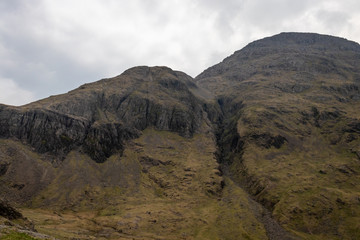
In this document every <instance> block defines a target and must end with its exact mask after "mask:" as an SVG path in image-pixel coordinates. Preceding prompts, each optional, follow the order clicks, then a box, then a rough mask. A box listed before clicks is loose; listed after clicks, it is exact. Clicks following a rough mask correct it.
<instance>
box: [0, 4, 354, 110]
mask: <svg viewBox="0 0 360 240" xmlns="http://www.w3.org/2000/svg"><path fill="white" fill-rule="evenodd" d="M294 31H296V32H317V33H323V34H330V35H335V36H340V37H345V38H347V39H349V40H353V41H356V42H360V1H359V0H337V1H336V0H317V1H312V0H301V1H293V0H161V1H160V0H131V1H125V0H61V1H60V0H58V1H56V0H31V1H28V0H1V1H0V103H4V104H11V105H21V104H25V103H29V102H31V101H34V100H38V99H41V98H45V97H48V96H50V95H55V94H60V93H65V92H67V91H70V90H72V89H74V88H76V87H78V86H80V85H81V84H84V83H88V82H93V81H96V80H99V79H102V78H108V77H113V76H116V75H119V74H121V73H122V72H123V71H124V70H126V69H128V68H130V67H133V66H139V65H148V66H156V65H161V66H164V65H166V66H168V67H170V68H172V69H175V70H180V71H184V72H186V73H187V74H189V75H191V76H193V77H195V76H196V75H198V74H199V73H200V72H202V71H203V70H205V69H206V68H207V67H210V66H212V65H214V64H216V63H218V62H220V61H222V59H223V58H225V57H227V56H229V55H230V54H232V53H233V52H234V51H236V50H239V49H241V48H243V47H244V46H246V45H247V44H248V43H249V42H251V41H254V40H257V39H260V38H264V37H267V36H271V35H274V34H278V33H280V32H294Z"/></svg>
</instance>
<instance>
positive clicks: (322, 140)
mask: <svg viewBox="0 0 360 240" xmlns="http://www.w3.org/2000/svg"><path fill="white" fill-rule="evenodd" d="M359 109H360V46H359V44H357V43H355V42H351V41H348V40H345V39H342V38H337V37H331V36H326V35H319V34H310V33H281V34H279V35H276V36H273V37H269V38H265V39H261V40H258V41H255V42H253V43H250V44H249V45H248V46H246V47H245V48H243V49H241V50H239V51H236V52H235V53H234V54H233V55H231V56H229V57H228V58H226V59H224V60H223V61H222V62H221V63H219V64H217V65H215V66H213V67H210V68H209V69H207V70H205V71H204V72H202V73H201V74H200V75H199V76H197V77H196V78H195V79H192V78H191V77H190V76H188V75H186V74H185V73H182V72H178V71H173V70H171V69H169V68H166V67H135V68H131V69H129V70H127V71H125V72H124V73H123V74H121V75H119V76H117V77H114V78H109V79H103V80H100V81H98V82H95V83H91V84H85V85H83V86H81V87H79V88H78V89H75V90H73V91H71V92H69V93H67V94H63V95H58V96H53V97H50V98H47V99H44V100H40V101H38V102H34V103H31V104H28V105H25V106H21V107H12V106H6V105H0V137H1V139H0V182H1V183H2V185H1V187H0V190H1V191H2V192H3V193H5V194H6V195H8V196H11V197H10V198H11V199H16V201H18V202H20V203H21V204H30V205H31V204H32V206H61V207H64V208H66V207H69V206H71V207H73V208H75V207H76V208H80V207H79V206H90V207H94V201H98V202H101V201H105V200H104V199H106V204H107V202H108V201H109V200H108V199H109V196H112V198H111V200H110V203H111V204H110V205H111V206H120V205H121V204H128V203H129V202H130V203H133V202H132V201H134V200H133V199H134V196H136V197H135V198H136V199H138V197H139V196H141V197H139V198H141V199H147V200H146V201H149V202H151V203H152V201H153V202H155V203H158V200H159V199H162V200H164V199H166V200H167V201H169V202H171V201H174V202H172V203H173V204H176V207H177V209H182V206H187V207H189V209H192V207H191V204H195V205H196V206H197V207H200V206H206V207H209V208H208V209H202V210H201V211H199V212H201V214H203V215H202V216H204V217H205V218H208V219H213V220H209V223H208V222H206V221H205V222H204V221H203V220H201V219H200V218H196V220H194V219H193V216H194V213H193V212H191V211H188V209H187V210H186V209H184V216H187V217H189V218H192V221H194V222H192V223H191V224H190V225H191V226H195V225H196V226H197V225H199V226H200V225H201V226H202V227H203V228H202V231H199V230H196V231H194V232H198V233H199V234H200V235H201V234H203V235H201V236H202V237H203V238H204V239H208V236H210V235H211V236H212V234H215V235H214V236H223V234H226V238H228V239H239V238H255V239H256V238H259V239H263V238H264V237H268V238H269V239H276V238H282V239H294V237H293V236H291V234H288V233H286V232H284V233H283V232H282V231H277V230H276V229H278V228H279V227H276V228H274V226H275V225H274V224H273V223H272V222H269V221H268V220H269V219H268V220H265V221H264V216H267V218H270V217H269V216H270V214H268V213H267V214H265V213H264V212H261V211H259V207H258V206H255V205H253V204H251V203H252V202H251V201H250V200H246V199H247V198H246V197H244V195H243V192H242V190H241V189H240V188H239V186H241V187H242V188H244V189H246V191H247V192H248V193H249V194H250V195H252V197H253V198H254V199H256V201H257V202H258V203H260V204H261V205H262V206H264V207H265V208H266V209H267V211H270V213H271V214H272V216H274V218H275V219H276V220H277V221H278V222H279V223H280V224H281V225H282V226H283V227H285V228H286V229H287V230H290V231H291V232H293V233H295V234H296V235H298V236H299V237H300V238H311V237H313V235H316V237H318V238H319V239H322V238H333V239H337V238H338V237H340V238H342V239H355V238H356V237H357V236H359V235H360V232H359V229H360V225H359V223H360V217H359V216H360V207H359V201H360V200H359V199H360V187H359V184H358V182H359V181H360V175H359V174H360V165H359V158H360V157H359V156H360V154H359V153H360V150H359V146H360V118H359ZM169 132H173V133H176V134H175V135H173V134H170V133H169ZM18 140H20V141H18ZM215 144H216V146H215ZM24 146H26V147H24ZM28 146H30V147H32V149H33V150H34V152H32V151H31V150H30V149H29V148H28ZM215 148H217V150H216V152H215ZM87 156H90V157H91V158H92V160H95V162H94V161H87ZM214 156H216V157H217V161H218V163H216V162H215V159H214ZM49 159H50V160H54V159H55V160H57V161H55V162H56V163H57V164H55V165H54V164H53V165H51V164H50V162H51V161H49ZM62 161H63V162H62ZM218 164H219V165H220V166H218ZM21 166H25V168H26V169H28V170H27V171H26V174H23V172H19V171H17V170H16V169H19V168H21ZM219 169H220V170H219ZM109 189H110V190H111V191H110V190H109ZM186 192H190V193H191V195H187V193H186ZM198 198H201V199H205V200H204V201H205V202H206V204H207V205H204V204H203V203H200V202H197V201H198V200H196V199H198ZM19 199H21V200H22V201H21V200H19ZM101 199H102V200H101ZM118 199H126V201H125V200H124V202H121V203H119V200H118ZM154 199H155V200H154ZM144 201H145V200H144ZM186 201H188V202H186ZM218 201H220V202H221V204H217V202H218ZM235 202H236V204H235ZM245 202H246V203H245ZM101 203H102V202H101ZM134 204H135V203H134ZM137 204H138V203H136V205H137ZM141 204H142V205H141ZM141 204H140V205H139V206H141V207H140V208H141V209H142V207H143V208H146V206H147V205H146V204H148V203H147V202H145V203H144V202H143V203H141ZM149 204H150V203H149ZM249 204H250V205H249ZM130 205H131V204H130ZM99 206H102V205H101V204H99ZM239 206H242V207H244V206H245V207H244V208H246V209H247V210H244V209H243V208H240V210H239V208H238V207H239ZM151 207H154V208H155V209H156V208H158V207H159V206H157V205H151ZM106 209H107V210H109V209H108V208H106ZM127 209H132V208H131V207H128V208H127ZM226 209H231V210H226ZM121 211H125V210H124V209H122V210H121ZM121 211H120V210H119V212H121ZM212 211H213V212H216V214H218V215H216V216H215V217H213V218H212V217H211V216H208V215H206V214H205V213H208V212H212ZM232 211H235V212H236V214H233V212H232ZM248 211H252V213H249V212H248ZM264 211H265V210H264ZM100 212H101V211H100V210H99V213H100ZM170 212H171V213H170V215H169V216H171V217H169V216H164V215H162V214H164V213H163V212H162V211H159V212H158V215H157V216H158V217H160V216H161V218H163V219H168V218H169V219H170V220H171V221H173V220H174V219H177V220H176V221H178V222H176V224H175V223H174V224H175V225H177V226H180V225H181V224H182V225H181V226H182V227H185V226H186V227H189V226H188V225H186V223H185V222H182V220H181V216H183V215H182V213H178V212H176V213H175V212H174V211H170ZM130 213H131V214H137V215H136V216H137V217H138V216H140V215H141V214H142V213H139V212H133V210H129V212H128V215H129V216H130V215H131V214H130ZM114 214H117V213H114ZM204 214H205V215H204ZM241 214H243V215H244V216H246V219H249V220H243V219H242V217H235V216H233V215H236V216H240V215H241ZM123 215H124V214H123V213H122V215H121V216H122V217H123ZM128 215H126V216H128ZM195 215H196V214H195ZM119 216H120V215H119ZM259 216H262V217H259ZM122 217H121V218H122ZM150 217H152V216H151V214H150V213H146V214H145V213H144V214H143V215H141V217H139V218H136V219H133V220H131V223H126V224H128V227H129V228H128V229H127V230H123V229H121V231H124V232H123V233H124V234H128V235H129V234H130V232H131V234H135V233H136V229H137V228H136V226H133V224H134V223H136V224H138V223H139V225H137V227H139V226H142V227H143V228H142V229H157V228H156V227H154V226H155V225H154V226H153V225H152V226H151V227H150V226H149V222H150V223H151V224H155V223H156V221H157V220H156V219H153V218H150ZM260 218H262V220H261V219H260ZM141 219H142V220H141ZM144 219H146V221H145V220H144ZM182 219H184V217H183V218H182ZM199 219H200V220H199ZM214 219H216V220H214ZM250 219H251V221H250ZM259 219H260V220H259ZM102 220H103V219H101V220H100V221H102ZM170 220H169V221H164V222H162V224H163V225H162V226H166V227H165V228H164V227H162V228H160V226H159V229H158V230H159V232H161V231H164V229H167V231H169V232H167V233H166V234H170V235H171V234H172V235H171V236H176V234H180V232H177V230H176V229H175V230H173V226H172V225H169V224H170V223H172V222H171V221H170ZM340 220H341V221H340ZM122 221H127V220H126V219H125V218H124V219H122ZM129 221H130V220H129ZM174 221H175V220H174ZM211 221H212V222H211ZM246 221H249V222H246ZM93 222H94V221H93ZM250 222H251V224H248V223H250ZM259 222H261V223H259ZM126 224H123V225H124V226H125V225H126ZM129 224H130V225H129ZM178 224H180V225H178ZM211 224H213V225H211ZM231 224H232V225H231ZM106 225H109V224H106ZM126 226H127V225H126ZM209 226H214V227H215V226H223V227H225V228H226V227H227V228H229V229H228V230H229V231H225V232H224V231H223V230H224V229H223V227H221V229H218V228H216V227H215V228H216V231H217V232H216V233H211V234H210V233H209V229H211V227H209ZM231 226H234V228H232V227H231ZM239 226H241V227H239ZM254 226H256V227H254ZM269 226H270V227H269ZM271 226H273V227H271ZM118 228H119V226H117V225H116V226H113V227H112V229H113V230H112V231H114V229H116V231H117V232H116V234H119V233H120V230H119V229H118ZM190 228H191V227H189V229H190ZM230 228H231V230H230ZM191 229H192V228H191ZM204 229H207V230H204ZM234 229H236V230H234ZM239 229H240V230H239ZM264 229H265V230H266V233H267V235H266V233H265V232H264V231H265V230H264ZM274 229H275V230H274ZM170 230H171V231H170ZM126 231H129V233H126ZM149 231H150V230H149ZM189 231H190V230H189ZM214 231H215V230H214ZM274 231H275V232H278V233H279V232H281V234H283V235H281V236H280V235H279V236H277V235H276V236H275V235H273V234H272V233H274ZM205 233H206V234H208V235H206V234H205ZM252 233H253V234H252ZM131 234H130V235H131ZM181 234H182V233H181ZM216 234H217V235H216ZM128 235H126V236H128ZM170 235H169V236H170ZM200 235H199V236H200ZM265 235H266V236H265ZM116 236H117V237H121V236H122V235H121V236H120V235H119V236H118V235H116ZM134 236H135V235H134ZM137 236H138V237H139V238H142V237H143V236H145V235H137ZM146 236H150V235H146ZM151 236H160V235H159V233H156V234H155V233H154V235H151ZM192 236H193V235H192ZM194 236H195V235H194ZM194 236H193V237H194ZM199 236H198V237H199ZM154 238H155V237H154ZM184 238H186V235H184ZM194 238H196V237H194ZM199 239H201V238H199Z"/></svg>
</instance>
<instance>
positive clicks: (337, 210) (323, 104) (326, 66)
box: [196, 33, 360, 239]
mask: <svg viewBox="0 0 360 240" xmlns="http://www.w3.org/2000/svg"><path fill="white" fill-rule="evenodd" d="M359 73H360V46H359V44H357V43H354V42H349V41H347V40H345V39H341V38H336V37H330V36H324V35H318V34H300V33H283V34H279V35H276V36H274V37H270V38H265V39H263V40H259V41H256V42H253V43H251V44H249V45H248V46H247V47H245V48H244V49H242V50H240V51H237V52H235V53H234V54H233V55H232V56H230V57H228V58H226V59H225V60H224V61H223V62H221V63H219V64H217V65H215V66H213V67H211V68H209V69H207V70H206V71H204V72H203V73H201V74H200V75H199V76H198V77H197V78H196V82H197V83H198V85H199V86H201V87H203V88H205V89H208V90H210V91H211V92H213V93H214V94H215V95H216V98H217V101H218V103H219V105H220V106H221V108H222V111H223V113H224V117H223V118H222V119H219V120H218V121H217V122H218V125H220V126H221V127H220V131H219V133H218V135H219V137H218V145H219V147H220V150H221V152H220V154H219V155H220V156H221V157H220V159H221V160H220V161H221V163H222V164H223V165H224V166H225V168H226V170H227V171H228V174H229V175H230V176H232V178H233V179H236V180H235V181H236V182H238V183H239V184H241V185H242V186H243V187H245V189H247V190H248V192H249V193H251V194H252V195H253V196H255V199H256V200H257V201H258V202H261V203H262V204H263V205H264V206H266V207H267V208H268V209H269V210H270V211H272V213H273V215H274V217H275V218H276V219H277V220H278V221H279V222H280V223H281V224H282V225H283V226H286V227H287V228H288V229H293V230H296V231H298V233H299V235H300V236H302V237H304V238H308V237H310V235H317V236H319V238H320V239H321V236H323V237H324V238H325V237H328V236H332V237H333V238H336V237H339V239H353V238H354V237H355V236H359V232H358V229H359V224H358V223H359V220H360V219H359V216H360V208H359V200H360V199H359V193H360V188H359V186H358V184H357V182H359V180H360V179H359V173H360V165H359V164H360V162H359V160H360V148H359V147H360V138H359V133H360V128H359V127H360V115H359V109H360V101H359V100H360V78H359V76H360V75H359ZM301 232H303V233H306V234H304V235H303V234H301ZM307 234H309V235H307Z"/></svg>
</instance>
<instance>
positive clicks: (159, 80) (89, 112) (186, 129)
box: [0, 67, 203, 162]
mask: <svg viewBox="0 0 360 240" xmlns="http://www.w3.org/2000/svg"><path fill="white" fill-rule="evenodd" d="M196 88H197V86H196V85H195V84H194V83H193V81H192V79H191V77H189V76H187V75H186V74H184V73H181V72H175V71H172V70H171V69H169V68H165V67H155V68H149V67H136V68H132V69H129V70H127V71H125V72H124V73H123V74H122V75H120V76H118V77H115V78H112V79H104V80H102V81H99V82H96V83H92V84H86V85H84V86H81V87H80V88H78V89H76V90H74V91H71V92H69V93H68V94H64V95H59V96H55V97H50V98H48V99H44V100H41V101H38V102H35V103H31V104H29V105H26V106H23V107H18V108H15V107H7V106H4V105H2V106H1V108H0V136H1V137H5V138H11V137H15V138H18V139H20V140H22V141H24V142H26V143H28V144H30V145H31V146H32V147H34V148H35V149H36V151H38V152H40V153H47V152H49V153H53V154H55V155H57V156H59V157H60V158H63V157H64V156H65V155H66V154H67V153H68V152H70V151H71V150H72V149H74V148H77V147H82V148H83V150H84V151H85V152H87V153H88V154H89V155H90V156H91V157H92V158H93V159H94V160H96V161H97V162H103V161H105V160H106V158H108V157H110V156H111V155H112V154H113V153H115V152H116V151H123V141H124V140H128V139H132V138H135V137H139V135H140V131H141V130H144V129H145V128H147V127H151V126H152V127H155V128H156V129H159V130H168V131H173V132H177V133H179V134H180V135H182V136H186V137H190V136H192V135H193V134H194V133H195V132H196V131H197V130H198V129H199V128H200V125H201V123H202V121H203V110H202V107H201V101H200V100H198V99H197V98H196V97H195V96H194V95H193V93H192V92H191V90H192V89H196Z"/></svg>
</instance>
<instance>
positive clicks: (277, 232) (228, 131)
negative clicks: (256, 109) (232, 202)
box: [209, 98, 299, 240]
mask: <svg viewBox="0 0 360 240" xmlns="http://www.w3.org/2000/svg"><path fill="white" fill-rule="evenodd" d="M217 105H218V106H219V108H220V111H221V114H220V115H218V116H217V118H216V119H214V118H213V119H211V121H212V122H213V125H214V128H215V135H216V143H217V149H218V150H217V153H216V158H217V161H218V163H219V164H220V166H221V171H222V172H223V174H224V175H226V176H228V177H229V178H230V179H231V180H232V181H233V182H234V183H235V184H236V185H237V186H238V187H240V188H241V189H243V190H244V192H246V193H247V194H248V196H247V198H248V202H249V206H250V208H251V209H250V210H251V211H252V212H253V214H254V216H255V217H256V219H257V220H258V221H259V222H261V223H262V224H263V225H264V228H265V230H266V235H267V236H268V238H269V240H278V239H282V240H294V239H299V238H298V237H296V236H294V235H293V234H291V233H290V232H288V231H286V230H285V229H284V228H282V227H281V226H280V225H279V223H278V222H277V221H276V220H275V219H274V218H273V217H272V214H271V212H270V211H269V210H268V209H266V208H265V207H264V205H262V204H261V203H259V202H257V201H256V199H255V196H253V195H251V194H250V193H249V192H250V188H251V185H252V182H253V180H252V179H251V178H245V180H243V181H240V182H239V181H238V180H235V179H234V177H233V176H232V173H231V171H230V170H229V168H230V165H231V164H232V162H233V161H234V158H235V156H237V158H238V159H240V161H242V153H243V147H244V140H243V139H241V137H240V136H239V134H238V131H237V121H238V119H239V118H240V115H241V109H242V108H243V104H242V103H235V104H234V103H232V102H231V99H228V98H219V99H218V100H217ZM209 115H210V116H214V115H213V114H209ZM210 118H211V117H210ZM240 164H241V165H242V166H243V164H242V162H241V163H240ZM242 169H243V173H242V174H244V175H245V176H246V175H247V173H246V167H245V166H243V167H242Z"/></svg>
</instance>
